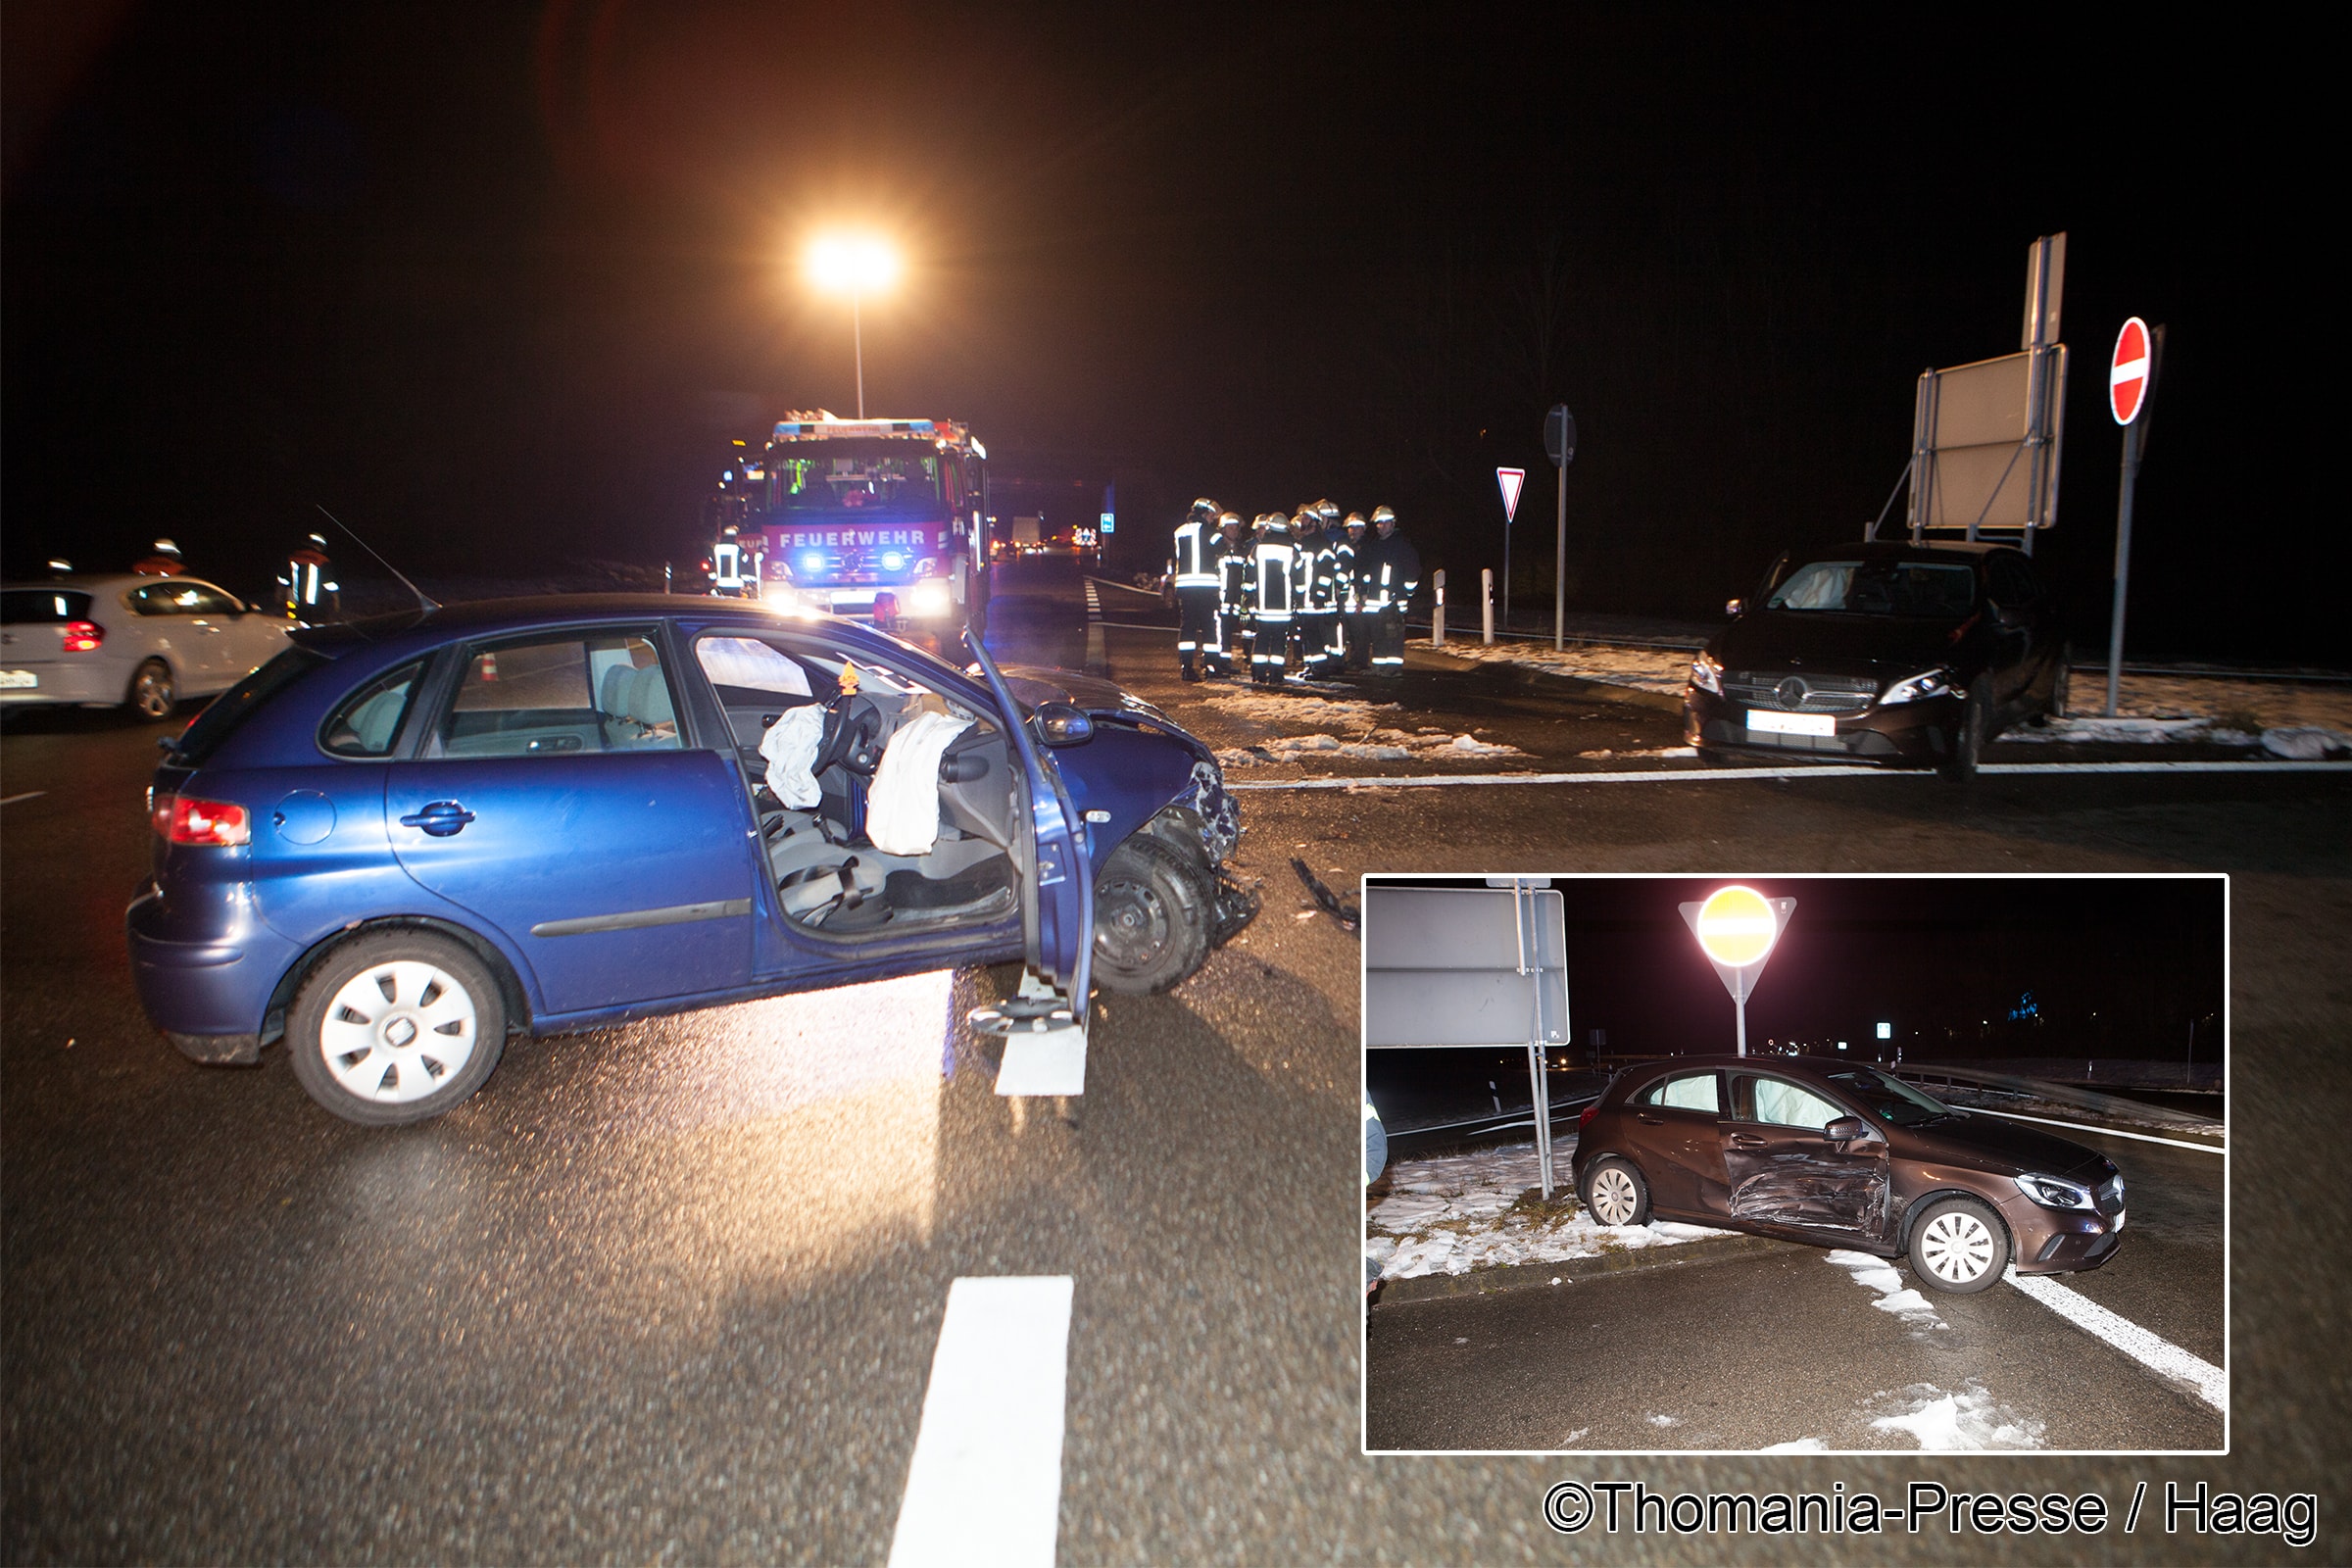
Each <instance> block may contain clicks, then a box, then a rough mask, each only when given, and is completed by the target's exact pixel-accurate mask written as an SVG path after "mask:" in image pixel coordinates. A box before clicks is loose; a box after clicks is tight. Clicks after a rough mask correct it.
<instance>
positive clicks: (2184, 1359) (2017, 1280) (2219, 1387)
mask: <svg viewBox="0 0 2352 1568" xmlns="http://www.w3.org/2000/svg"><path fill="white" fill-rule="evenodd" d="M2005 1278H2006V1279H2007V1280H2008V1281H2009V1283H2010V1284H2012V1285H2014V1286H2016V1287H2017V1288H2018V1289H2019V1290H2021V1291H2023V1292H2025V1293H2026V1294H2027V1295H2028V1296H2031V1297H2032V1298H2034V1299H2035V1300H2036V1301H2039V1302H2040V1303H2041V1304H2042V1305H2044V1306H2046V1307H2048V1308H2049V1309H2050V1310H2051V1311H2053V1312H2055V1313H2057V1314H2058V1315H2059V1316H2060V1317H2062V1318H2065V1319H2066V1320H2067V1321H2068V1322H2070V1323H2072V1324H2074V1325H2075V1327H2077V1328H2079V1329H2081V1330H2082V1331H2083V1332H2084V1333H2086V1334H2091V1335H2095V1336H2097V1337H2098V1338H2099V1339H2102V1340H2105V1341H2106V1342H2107V1343H2108V1344H2109V1345H2112V1346H2114V1347H2115V1348H2117V1349H2119V1350H2121V1351H2123V1352H2124V1353H2125V1354H2126V1355H2128V1356H2130V1357H2131V1359H2132V1360H2134V1361H2137V1362H2139V1363H2140V1364H2141V1365H2143V1366H2148V1367H2152V1368H2154V1369H2155V1370H2156V1371H2158V1372H2160V1373H2162V1374H2163V1375H2164V1376H2166V1377H2168V1378H2177V1379H2179V1380H2180V1381H2181V1382H2183V1383H2188V1384H2192V1385H2194V1386H2195V1388H2196V1391H2197V1397H2198V1398H2200V1399H2203V1400H2204V1401H2205V1402H2206V1403H2207V1404H2210V1405H2212V1406H2213V1407H2214V1408H2215V1409H2216V1410H2227V1409H2228V1408H2229V1373H2227V1372H2224V1371H2223V1370H2222V1369H2221V1368H2220V1367H2218V1366H2215V1365H2214V1364H2213V1363H2212V1362H2211V1361H2208V1360H2206V1359H2205V1358H2204V1357H2202V1356H2196V1355H2191V1354H2189V1353H2188V1352H2187V1351H2186V1350H2183V1349H2182V1348H2180V1347H2179V1346H2178V1345H2175V1344H2174V1343H2173V1342H2172V1341H2170V1340H2168V1339H2165V1338H2164V1337H2163V1336H2161V1335H2156V1334H2151V1333H2149V1332H2148V1331H2147V1330H2146V1329H2143V1328H2141V1327H2140V1326H2139V1325H2138V1324H2136V1323H2134V1322H2132V1321H2131V1320H2130V1319H2129V1318H2122V1317H2118V1316H2116V1315H2115V1314H2114V1313H2113V1312H2110V1311H2108V1310H2107V1309H2106V1308H2105V1307H2103V1306H2101V1305H2099V1303H2098V1302H2096V1301H2094V1300H2092V1299H2090V1298H2089V1297H2087V1296H2084V1295H2082V1294H2081V1293H2080V1292H2077V1291H2071V1290H2069V1289H2067V1288H2066V1287H2065V1286H2063V1285H2061V1284H2059V1283H2058V1282H2057V1281H2056V1280H2054V1279H2052V1278H2050V1277H2049V1276H2048V1275H2046V1274H2020V1273H2019V1272H2018V1271H2017V1270H2016V1268H2015V1267H2012V1268H2011V1269H2010V1270H2009V1272H2008V1274H2007V1275H2006V1276H2005Z"/></svg>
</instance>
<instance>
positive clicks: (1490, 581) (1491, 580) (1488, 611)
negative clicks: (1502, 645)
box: [1478, 566, 1495, 648]
mask: <svg viewBox="0 0 2352 1568" xmlns="http://www.w3.org/2000/svg"><path fill="white" fill-rule="evenodd" d="M1478 618H1479V623H1480V624H1481V626H1483V627H1484V628H1485V631H1486V637H1487V646H1488V647H1490V648H1492V647H1493V646H1494V645H1495V568H1494V567H1493V566H1486V567H1482V568H1481V569H1480V571H1479V574H1478Z"/></svg>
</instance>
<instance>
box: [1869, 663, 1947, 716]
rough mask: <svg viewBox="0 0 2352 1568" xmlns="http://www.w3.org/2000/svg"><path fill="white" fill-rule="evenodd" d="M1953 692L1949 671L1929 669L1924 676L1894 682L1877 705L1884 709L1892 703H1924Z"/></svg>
mask: <svg viewBox="0 0 2352 1568" xmlns="http://www.w3.org/2000/svg"><path fill="white" fill-rule="evenodd" d="M1954 690H1955V688H1954V687H1953V685H1952V672H1951V671H1950V670H1948V669H1931V670H1929V671H1928V672H1927V673H1925V674H1922V675H1914V676H1912V677H1911V678H1910V679H1909V680H1898V681H1896V682H1895V683H1894V684H1893V685H1891V686H1889V687H1887V695H1886V696H1884V697H1882V698H1880V699H1879V703H1880V706H1881V707H1886V706H1888V705H1890V704H1894V703H1918V702H1925V701H1926V700H1927V699H1929V698H1931V697H1941V696H1943V695H1944V694H1945V693H1946V692H1952V691H1954Z"/></svg>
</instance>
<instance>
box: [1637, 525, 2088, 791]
mask: <svg viewBox="0 0 2352 1568" xmlns="http://www.w3.org/2000/svg"><path fill="white" fill-rule="evenodd" d="M1728 608H1729V609H1730V611H1731V613H1732V617H1733V618H1732V623H1731V624H1730V625H1729V626H1727V627H1725V628H1724V629H1723V630H1722V631H1721V632H1718V633H1717V634H1716V635H1715V638H1714V640H1713V641H1711V642H1709V643H1708V644H1707V646H1706V648H1705V650H1704V651H1703V652H1701V653H1700V654H1699V656H1698V658H1697V659H1695V660H1693V661H1692V662H1691V679H1690V684H1689V685H1688V686H1687V687H1686V688H1685V689H1684V697H1683V738H1684V740H1685V741H1686V742H1688V743H1689V744H1690V745H1691V746H1695V747H1696V748H1698V753H1699V755H1700V756H1701V757H1702V758H1704V759H1706V760H1709V761H1731V760H1734V759H1735V757H1736V756H1737V755H1738V754H1741V753H1745V754H1748V755H1750V756H1764V757H1770V758H1777V759H1782V760H1786V759H1787V758H1789V757H1790V756H1792V755H1793V756H1799V757H1807V758H1816V759H1821V760H1834V761H1856V762H1885V763H1894V764H1909V765H1914V766H1936V767H1940V768H1942V769H1943V770H1944V771H1945V772H1947V773H1949V774H1951V775H1953V776H1955V777H1961V778H1965V777H1967V776H1968V775H1970V774H1972V773H1974V772H1975V771H1976V768H1977V763H1978V762H1979V760H1981V759H1982V758H1983V755H1984V751H1985V745H1986V744H1987V743H1988V742H1990V741H1991V740H1992V739H1993V738H1994V737H1995V736H1997V735H1999V734H2000V733H2001V731H2002V730H2004V729H2006V728H2008V727H2010V726H2011V725H2013V724H2016V723H2018V722H2020V721H2021V720H2025V719H2029V718H2032V719H2039V718H2041V717H2043V716H2045V715H2055V714H2060V713H2063V712H2064V711H2065V710H2066V693H2067V678H2068V663H2067V653H2066V641H2065V637H2064V635H2063V633H2062V631H2061V629H2060V627H2059V624H2058V620H2057V616H2056V614H2055V613H2054V609H2053V606H2052V604H2051V600H2050V595H2049V593H2048V592H2047V590H2045V589H2044V588H2043V586H2042V584H2041V580H2040V579H2039V578H2038V577H2037V576H2035V574H2034V565H2033V563H2032V562H2031V561H2029V560H2028V559H2027V557H2026V556H2025V554H2024V553H2023V552H2021V551H2018V550H2014V549H2011V548H2010V547H2008V546H2006V545H1987V544H1935V545H1912V544H1900V543H1868V544H1857V545H1847V546H1840V547H1838V548H1836V549H1832V550H1829V551H1825V552H1823V553H1821V554H1818V555H1814V556H1810V557H1795V558H1792V557H1789V556H1783V557H1782V558H1781V559H1780V560H1779V561H1778V562H1776V563H1774V564H1773V568H1772V570H1771V571H1769V572H1767V573H1766V574H1765V578H1764V581H1763V583H1762V585H1761V586H1760V587H1759V588H1758V590H1757V592H1756V595H1755V597H1754V598H1753V599H1751V600H1745V601H1742V600H1738V599H1735V600H1733V601H1732V602H1731V605H1730V606H1729V607H1728Z"/></svg>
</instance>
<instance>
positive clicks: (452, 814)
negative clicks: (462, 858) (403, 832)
mask: <svg viewBox="0 0 2352 1568" xmlns="http://www.w3.org/2000/svg"><path fill="white" fill-rule="evenodd" d="M472 820H473V813H472V812H471V811H468V810H467V809H466V808H464V807H463V806H460V805H459V804H458V803H457V802H455V801H435V802H434V803H433V804H432V805H430V806H428V807H426V808H424V809H422V810H420V811H412V812H410V813H409V814H408V815H407V816H404V817H402V818H401V819H400V825H401V826H402V827H420V828H422V829H424V830H425V831H426V832H427V833H430V834H431V835H432V836H433V837H435V838H437V839H445V838H448V837H449V836H450V835H451V834H453V833H460V832H463V831H465V827H466V823H468V822H470V821H472Z"/></svg>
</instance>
